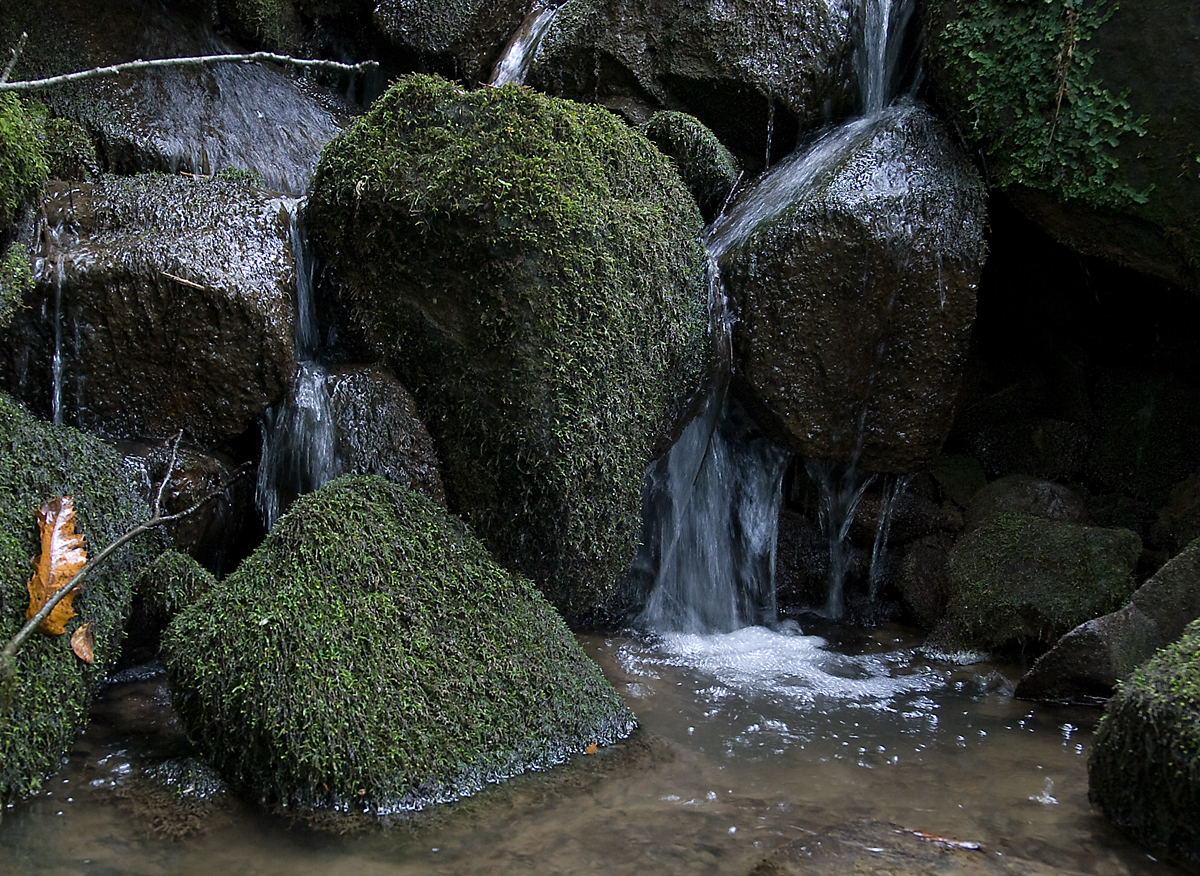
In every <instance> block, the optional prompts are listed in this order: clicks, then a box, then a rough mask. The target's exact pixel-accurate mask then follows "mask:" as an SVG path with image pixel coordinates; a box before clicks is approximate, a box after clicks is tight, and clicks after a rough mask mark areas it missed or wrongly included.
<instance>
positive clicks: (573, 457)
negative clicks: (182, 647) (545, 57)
mask: <svg viewBox="0 0 1200 876" xmlns="http://www.w3.org/2000/svg"><path fill="white" fill-rule="evenodd" d="M307 216H308V222H309V235H310V240H311V242H312V246H313V250H314V252H315V254H316V255H317V257H318V258H320V259H322V260H324V264H325V267H324V279H325V283H324V287H325V288H326V290H327V292H326V297H325V298H323V299H322V302H323V303H322V302H319V303H321V306H322V307H324V309H325V310H326V311H327V312H328V314H329V316H330V317H332V318H336V319H338V320H339V324H340V327H339V337H340V338H342V339H343V341H344V342H345V343H347V344H352V343H355V340H354V339H355V338H356V337H357V338H358V343H359V344H360V346H362V347H363V348H364V349H367V350H377V351H379V352H380V353H382V354H383V355H384V356H386V358H387V360H388V362H389V363H390V364H391V365H392V366H393V367H394V369H395V371H396V373H397V375H398V376H399V377H400V378H401V380H402V381H403V382H404V385H405V386H406V387H407V388H408V389H409V390H410V391H411V392H412V393H413V395H414V396H415V397H416V399H417V401H418V403H419V404H420V408H421V411H422V412H423V414H424V416H425V422H426V425H427V426H428V428H429V431H430V433H431V434H432V435H433V436H434V439H435V441H436V442H437V446H438V449H439V453H440V457H441V462H442V477H443V479H444V481H445V485H446V492H447V494H448V497H449V504H450V507H451V508H453V509H455V510H457V511H458V512H459V513H462V514H463V515H464V516H465V517H466V518H467V520H468V522H470V524H471V525H472V527H473V528H474V529H475V530H476V531H477V532H478V533H479V535H480V537H481V538H482V539H483V540H484V542H485V543H486V544H488V546H489V548H490V549H491V550H492V551H493V552H495V554H496V555H497V557H498V559H499V560H500V561H501V562H503V563H506V564H508V565H510V566H511V567H512V568H515V569H519V570H521V571H522V572H523V573H524V574H526V575H528V576H529V577H530V578H532V579H533V580H534V581H535V582H536V583H537V584H538V585H539V586H540V587H542V588H543V589H544V591H545V592H546V593H547V595H549V596H550V598H551V601H552V602H554V603H555V604H556V605H557V606H558V607H560V608H561V609H563V610H564V611H566V612H567V613H569V614H577V613H582V612H585V611H588V610H590V609H592V608H594V607H595V606H597V605H599V604H601V603H602V602H603V601H604V600H605V599H606V598H607V597H608V596H609V595H610V594H611V593H612V592H613V591H614V590H615V589H616V587H617V585H618V583H619V582H620V580H621V577H622V575H623V573H624V571H625V569H626V568H627V566H628V565H629V562H630V560H631V559H632V557H633V552H634V549H635V546H636V543H637V533H638V529H639V525H640V519H639V518H640V509H641V492H642V475H643V472H644V470H645V467H646V464H647V463H648V462H649V461H650V459H651V458H652V457H653V456H654V455H655V454H656V453H660V452H661V451H662V450H664V449H665V445H666V443H667V442H668V440H669V438H670V433H671V430H672V428H673V424H674V421H675V420H676V419H677V418H678V417H679V416H680V415H681V414H682V413H683V411H684V410H685V408H686V406H687V403H688V399H689V396H690V395H691V394H692V393H693V392H694V391H695V389H696V388H697V387H698V384H699V382H700V380H701V378H702V376H703V374H704V369H705V366H706V360H707V356H708V350H709V347H710V338H709V334H708V314H707V311H706V304H707V300H708V289H707V285H706V281H705V258H704V251H703V249H702V247H701V246H700V243H699V230H700V217H699V213H698V211H697V209H696V205H695V202H694V201H693V200H692V197H691V195H690V194H689V193H688V191H687V189H686V188H684V186H683V184H682V183H681V182H680V180H679V177H678V175H677V174H676V172H675V170H674V169H673V168H672V167H671V165H670V163H669V162H668V161H667V159H666V158H664V157H663V156H662V155H661V154H660V153H659V152H658V151H657V150H656V149H655V148H654V147H653V146H652V145H651V144H650V143H649V142H648V141H647V140H646V139H645V138H644V137H642V136H641V135H640V134H638V133H637V132H636V131H633V130H631V129H630V128H628V127H627V126H626V125H625V124H624V123H622V122H621V121H620V120H619V119H617V118H616V117H615V116H613V115H612V114H611V113H609V112H608V111H607V110H604V109H601V108H598V107H587V106H582V105H579V104H574V103H570V102H567V101H562V100H557V99H554V98H548V97H546V96H544V95H539V94H537V93H535V92H533V91H530V90H528V89H521V88H517V87H514V86H504V87H502V88H492V89H485V90H482V91H476V92H464V91H461V90H459V89H458V88H456V87H455V86H453V85H452V84H450V83H449V82H446V81H444V80H439V79H435V78H430V77H424V76H415V77H410V78H406V79H402V80H400V81H399V82H398V83H397V84H396V85H394V86H393V87H392V88H391V89H390V90H389V91H388V92H387V93H386V94H385V95H384V96H383V97H382V98H380V100H378V101H377V102H376V104H375V106H374V108H373V109H372V111H371V112H370V113H369V114H368V115H367V116H365V117H364V118H363V119H361V120H360V121H359V122H358V123H356V125H355V126H354V127H353V128H352V129H351V130H350V131H349V132H348V133H347V134H346V135H345V136H344V137H342V138H341V139H339V140H337V141H335V143H334V144H333V145H331V146H330V148H329V149H328V150H327V151H326V153H325V155H324V156H323V158H322V161H321V165H320V167H319V169H318V171H317V176H316V179H315V182H314V186H313V191H312V194H311V196H310V198H309V202H308V208H307Z"/></svg>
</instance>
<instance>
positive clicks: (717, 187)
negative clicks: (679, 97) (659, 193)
mask: <svg viewBox="0 0 1200 876" xmlns="http://www.w3.org/2000/svg"><path fill="white" fill-rule="evenodd" d="M646 136H647V137H648V138H649V139H650V142H651V143H653V144H654V145H655V146H657V147H658V149H659V151H660V152H662V153H663V155H666V156H669V157H670V158H671V159H672V160H673V161H674V162H675V165H676V167H678V168H679V175H680V177H682V178H683V181H684V183H685V184H686V185H687V187H688V188H689V189H690V190H691V192H692V195H693V196H694V197H695V198H696V203H697V204H699V205H700V210H701V212H702V213H703V214H704V216H705V218H706V219H708V220H710V221H711V220H712V219H713V218H714V217H715V216H716V215H717V214H718V213H719V212H720V211H721V207H722V206H723V205H724V203H725V201H726V200H727V199H728V198H729V195H730V193H731V192H732V191H733V187H734V186H736V185H737V182H738V179H739V177H740V176H741V169H740V168H739V167H738V162H737V159H736V158H734V157H733V153H731V152H730V151H729V150H728V149H726V148H725V146H724V145H722V143H721V141H720V140H718V139H717V135H716V134H714V133H713V132H712V131H711V130H709V128H708V127H707V126H705V125H704V123H703V122H701V121H700V120H699V119H697V118H696V117H695V116H690V115H688V114H687V113H681V112H676V111H670V110H665V111H663V112H659V113H655V114H654V116H653V117H652V118H651V119H650V122H649V124H647V125H646Z"/></svg>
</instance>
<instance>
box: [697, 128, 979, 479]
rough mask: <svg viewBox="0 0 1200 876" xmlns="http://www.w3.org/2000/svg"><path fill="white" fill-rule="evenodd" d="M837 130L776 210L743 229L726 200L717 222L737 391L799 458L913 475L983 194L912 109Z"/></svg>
mask: <svg viewBox="0 0 1200 876" xmlns="http://www.w3.org/2000/svg"><path fill="white" fill-rule="evenodd" d="M837 137H838V141H837V145H836V148H834V147H833V146H832V145H830V146H822V147H819V149H818V150H817V151H816V152H814V153H813V154H827V157H826V158H825V159H824V160H823V161H822V162H821V163H819V164H817V165H816V167H815V169H813V170H811V171H810V172H812V173H813V174H814V175H813V177H812V179H811V182H810V183H809V184H808V185H800V191H798V192H787V191H786V187H784V188H785V191H784V193H783V195H786V196H787V197H789V198H790V203H789V204H788V206H787V207H786V208H785V209H783V212H782V213H780V214H778V215H777V216H768V217H767V218H765V219H763V220H761V221H758V223H757V224H754V225H751V228H752V230H749V231H748V233H745V234H744V235H741V234H740V232H738V233H735V232H737V229H738V228H739V227H740V226H741V225H743V224H750V219H753V217H750V219H747V220H741V219H739V218H738V213H737V207H736V206H735V207H734V208H731V210H730V212H729V215H730V217H731V218H730V219H729V220H728V222H729V223H730V225H729V228H728V229H724V230H723V229H722V226H721V225H720V224H718V226H717V231H718V233H719V234H726V235H729V236H730V237H731V238H732V240H733V242H732V243H730V244H729V245H728V246H729V248H728V250H727V251H725V252H724V253H723V254H722V255H721V271H722V276H723V278H724V280H725V283H726V286H727V287H728V289H729V291H730V293H731V294H732V296H733V298H734V300H735V303H736V306H737V308H738V316H739V320H738V322H737V325H736V326H735V336H734V350H735V351H738V366H739V370H738V372H737V378H736V379H737V381H738V383H737V384H736V385H735V386H736V388H737V389H738V390H739V393H740V397H741V398H742V400H743V401H744V402H746V405H747V408H748V410H750V412H751V413H752V414H753V415H754V416H755V417H756V419H758V420H759V422H760V423H762V424H763V426H764V428H767V429H768V430H773V433H774V434H773V437H776V439H777V440H780V441H781V442H786V444H787V445H789V446H790V447H791V448H792V449H794V450H796V451H797V452H799V453H801V454H803V455H805V456H809V457H817V458H823V459H834V460H837V461H840V462H848V463H849V462H854V463H855V464H856V465H857V466H858V467H859V468H862V469H866V470H870V471H890V472H897V473H905V472H913V471H917V470H920V469H922V468H926V467H928V466H929V465H931V464H932V462H933V460H934V459H935V458H936V456H937V454H938V452H939V450H940V449H941V446H942V443H943V441H944V440H945V438H946V435H947V433H948V432H949V430H950V426H951V424H952V421H953V415H954V402H955V394H956V392H957V389H958V385H959V381H960V378H961V370H962V366H963V364H964V362H965V360H966V353H967V343H968V340H969V336H970V328H971V323H972V321H973V320H974V318H975V286H976V283H977V282H978V279H979V272H980V269H981V267H982V265H983V259H984V256H985V244H984V240H983V231H984V225H985V223H986V217H985V213H984V201H983V188H982V185H981V183H980V181H979V178H978V174H977V173H976V171H975V169H974V167H973V166H972V165H971V164H970V162H969V161H968V160H967V159H966V158H965V156H963V155H962V154H961V153H960V152H959V151H958V148H957V147H956V146H955V145H954V144H953V142H952V140H951V139H950V136H949V134H948V133H947V132H946V131H945V130H944V129H943V128H942V126H941V125H940V124H939V123H938V122H936V121H935V120H934V119H933V117H932V116H930V115H929V113H928V112H927V111H926V110H924V109H922V108H920V107H918V106H898V107H894V108H892V109H890V110H887V111H886V112H884V113H883V114H881V115H879V116H877V117H873V118H871V119H868V120H863V121H861V122H857V123H855V127H853V128H847V129H843V131H841V132H839V133H838V135H837ZM827 142H829V143H831V144H832V143H833V142H834V141H827ZM803 168H804V165H800V164H797V165H795V166H794V167H789V168H787V170H789V171H793V172H794V171H795V170H796V169H803ZM776 173H777V174H782V171H781V170H780V169H777V170H776ZM797 176H800V174H797ZM784 179H785V177H783V176H782V175H780V176H777V177H774V180H776V181H781V180H784ZM771 180H772V178H768V180H767V181H764V182H763V183H761V184H760V185H762V186H764V187H768V186H770V185H772V182H771ZM780 185H781V186H783V184H782V182H780ZM797 185H799V183H797ZM754 197H755V190H753V189H751V190H750V191H749V192H748V193H746V194H743V196H742V197H741V198H740V199H739V202H738V203H739V204H743V203H751V202H752V201H751V200H750V199H752V198H754ZM772 197H773V198H778V197H781V195H780V194H779V193H776V194H773V195H772Z"/></svg>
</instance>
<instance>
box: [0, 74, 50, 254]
mask: <svg viewBox="0 0 1200 876" xmlns="http://www.w3.org/2000/svg"><path fill="white" fill-rule="evenodd" d="M43 137H44V132H43V129H42V126H41V125H40V124H39V123H38V120H37V118H36V116H34V115H32V114H30V113H29V112H27V111H26V109H25V107H24V105H23V104H22V103H21V101H19V100H18V99H17V97H16V95H15V94H12V93H11V92H7V93H4V94H0V233H3V232H4V231H6V230H7V229H8V228H10V227H11V226H12V223H13V222H14V221H15V219H16V215H17V210H18V209H20V207H21V206H22V205H23V204H25V203H27V202H29V201H30V200H32V199H33V198H34V197H35V196H36V195H37V193H38V192H39V191H40V190H41V187H42V184H43V183H44V182H45V181H46V173H47V166H46V153H45V146H44V143H43Z"/></svg>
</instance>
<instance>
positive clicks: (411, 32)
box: [372, 0, 528, 83]
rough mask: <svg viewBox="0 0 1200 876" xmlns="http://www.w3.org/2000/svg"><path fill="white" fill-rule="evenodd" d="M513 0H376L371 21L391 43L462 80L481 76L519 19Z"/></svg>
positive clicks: (521, 11) (523, 8)
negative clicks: (379, 0) (378, 0)
mask: <svg viewBox="0 0 1200 876" xmlns="http://www.w3.org/2000/svg"><path fill="white" fill-rule="evenodd" d="M527 11H528V4H527V3H524V2H516V0H452V2H438V0H381V2H379V3H376V4H375V11H374V13H373V16H372V21H373V23H374V25H375V27H376V28H378V30H379V31H380V32H381V33H383V35H384V36H385V37H387V39H388V40H390V41H391V42H392V43H393V45H395V46H397V47H399V48H403V49H408V50H410V51H414V52H416V53H417V54H418V55H419V56H421V57H422V58H424V59H425V60H426V63H429V64H431V65H432V66H433V67H434V69H437V70H438V71H439V72H442V73H444V74H445V75H447V76H450V77H453V78H454V79H458V80H461V81H464V82H469V83H478V82H487V81H488V80H489V79H490V78H491V72H492V65H493V64H494V63H495V62H496V59H497V58H498V57H499V55H500V52H501V50H502V49H503V48H504V45H505V43H507V42H508V38H509V37H510V36H511V35H512V34H513V32H514V31H516V30H517V28H518V27H519V26H520V24H521V20H522V19H523V18H524V16H525V13H526V12H527Z"/></svg>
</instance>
